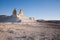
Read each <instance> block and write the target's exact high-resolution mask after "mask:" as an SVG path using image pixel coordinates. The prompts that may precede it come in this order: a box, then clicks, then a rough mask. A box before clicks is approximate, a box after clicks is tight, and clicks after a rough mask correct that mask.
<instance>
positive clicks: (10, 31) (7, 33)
mask: <svg viewBox="0 0 60 40" xmlns="http://www.w3.org/2000/svg"><path fill="white" fill-rule="evenodd" d="M0 40H60V26H59V25H53V24H52V25H51V24H45V23H32V24H30V23H28V24H25V23H24V24H23V23H0Z"/></svg>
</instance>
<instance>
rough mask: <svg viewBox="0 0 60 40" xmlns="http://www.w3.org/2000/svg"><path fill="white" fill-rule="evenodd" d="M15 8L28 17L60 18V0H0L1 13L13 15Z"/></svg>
mask: <svg viewBox="0 0 60 40" xmlns="http://www.w3.org/2000/svg"><path fill="white" fill-rule="evenodd" d="M14 8H16V10H17V14H19V11H20V9H22V10H23V12H24V16H26V17H34V18H35V19H44V20H60V0H0V15H12V12H13V9H14Z"/></svg>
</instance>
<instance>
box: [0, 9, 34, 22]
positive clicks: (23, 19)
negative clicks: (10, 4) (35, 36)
mask: <svg viewBox="0 0 60 40" xmlns="http://www.w3.org/2000/svg"><path fill="white" fill-rule="evenodd" d="M0 22H35V19H34V17H30V18H26V17H25V16H24V12H23V10H22V9H20V12H19V14H18V15H17V11H16V9H15V8H14V10H13V14H12V15H11V16H6V15H0Z"/></svg>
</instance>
